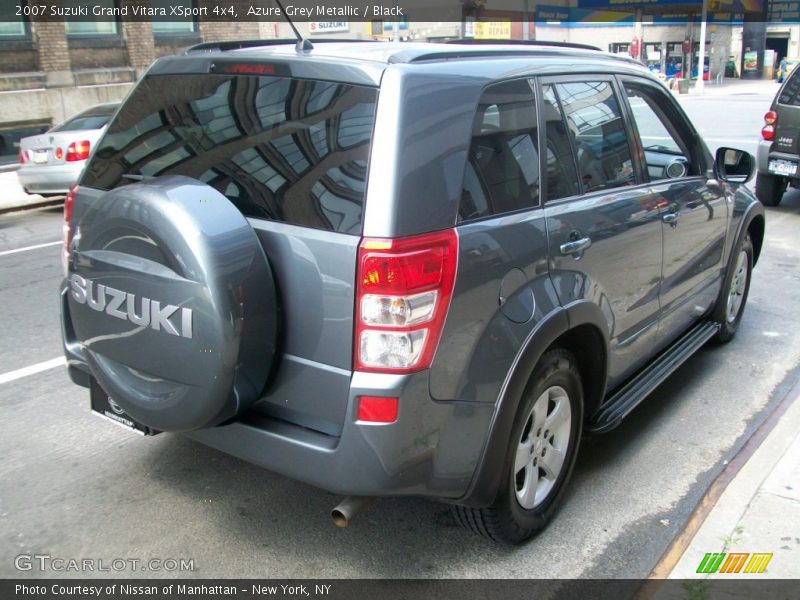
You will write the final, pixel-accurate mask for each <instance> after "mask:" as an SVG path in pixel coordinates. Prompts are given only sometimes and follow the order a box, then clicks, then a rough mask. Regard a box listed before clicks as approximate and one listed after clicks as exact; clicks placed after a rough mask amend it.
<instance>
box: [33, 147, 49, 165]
mask: <svg viewBox="0 0 800 600" xmlns="http://www.w3.org/2000/svg"><path fill="white" fill-rule="evenodd" d="M33 162H35V163H36V164H37V165H41V164H44V163H46V162H47V150H36V151H34V153H33Z"/></svg>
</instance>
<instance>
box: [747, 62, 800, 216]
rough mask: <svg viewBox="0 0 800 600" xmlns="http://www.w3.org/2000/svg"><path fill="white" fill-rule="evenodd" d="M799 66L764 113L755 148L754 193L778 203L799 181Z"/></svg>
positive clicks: (763, 200)
mask: <svg viewBox="0 0 800 600" xmlns="http://www.w3.org/2000/svg"><path fill="white" fill-rule="evenodd" d="M798 132H800V69H793V70H792V71H791V73H790V74H789V77H788V78H787V79H786V81H785V82H784V84H783V85H782V86H781V87H780V89H779V90H778V93H777V94H775V98H773V100H772V104H771V105H770V107H769V110H768V111H767V113H766V114H765V115H764V127H762V129H761V139H760V140H759V142H758V150H757V151H756V157H757V161H756V162H757V166H758V174H757V175H756V196H758V199H759V200H761V202H763V203H764V204H766V205H767V206H778V204H780V202H781V199H782V198H783V194H784V193H785V192H786V188H787V187H788V186H790V185H791V186H793V187H797V186H798V182H800V172H798V165H800V135H798Z"/></svg>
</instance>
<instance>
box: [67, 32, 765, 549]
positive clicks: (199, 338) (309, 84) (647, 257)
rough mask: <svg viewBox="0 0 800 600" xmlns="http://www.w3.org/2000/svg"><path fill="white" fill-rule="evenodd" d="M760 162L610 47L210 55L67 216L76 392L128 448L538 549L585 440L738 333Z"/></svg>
mask: <svg viewBox="0 0 800 600" xmlns="http://www.w3.org/2000/svg"><path fill="white" fill-rule="evenodd" d="M752 170H753V164H752V159H751V157H750V155H748V154H746V153H744V152H740V151H738V150H733V149H729V148H722V149H720V150H719V151H718V153H717V157H716V160H714V159H713V158H712V157H711V155H710V153H709V151H708V149H707V147H706V145H705V144H704V142H703V141H702V139H701V138H700V136H699V135H698V133H697V131H696V130H695V128H694V127H693V126H692V124H691V123H690V122H689V121H688V120H687V118H686V117H685V115H684V113H683V112H682V111H681V109H680V107H679V106H678V105H677V103H676V102H675V101H674V99H673V98H672V96H671V95H670V93H669V92H667V91H666V90H665V88H664V86H663V85H662V84H661V83H659V82H658V81H657V80H656V79H655V78H653V77H652V76H650V75H649V74H648V73H647V71H646V69H644V68H643V67H641V66H639V65H637V64H635V63H633V62H632V61H629V60H624V59H620V58H616V57H612V56H610V55H607V54H604V53H602V52H599V51H595V50H591V49H586V48H569V47H559V46H547V45H526V46H492V45H487V46H478V45H467V44H462V45H429V44H402V45H395V44H384V43H372V42H365V43H319V44H317V46H316V47H315V48H314V49H311V50H309V49H303V48H296V47H295V46H294V44H293V43H286V42H283V43H275V44H267V42H257V43H253V42H247V43H246V42H239V43H220V44H218V45H214V44H205V45H201V46H200V47H195V48H192V49H190V50H188V51H187V53H186V54H185V55H184V56H179V57H169V58H163V59H160V60H158V61H157V62H156V63H155V64H154V65H153V66H152V67H151V68H150V69H149V71H148V72H147V74H146V76H145V77H144V78H143V79H142V80H141V81H140V82H139V83H138V85H137V86H136V87H135V89H134V90H133V91H132V93H131V94H130V95H129V97H128V98H127V99H126V100H125V102H124V104H123V106H122V107H121V108H120V110H119V112H118V114H117V115H116V116H115V117H114V119H113V121H112V122H111V124H110V125H109V127H108V130H107V132H106V133H105V135H104V136H103V138H102V140H101V141H100V142H99V145H98V147H97V149H96V151H95V153H94V155H93V156H92V158H91V160H90V163H89V164H88V166H87V168H86V171H85V173H84V175H83V177H82V180H81V182H80V185H79V186H78V187H76V188H75V189H74V190H73V191H72V192H71V193H70V195H69V197H68V199H67V202H66V207H65V242H66V247H65V277H66V278H65V281H64V284H63V287H62V294H61V296H62V307H63V335H64V347H65V351H66V354H67V358H68V365H69V373H70V375H71V377H72V379H73V381H75V382H76V383H78V384H80V385H83V386H86V387H89V388H90V389H91V392H90V396H91V405H92V408H93V410H94V411H96V412H98V413H100V414H102V415H104V416H106V417H107V418H109V419H113V420H115V421H117V422H120V423H123V424H125V425H127V426H128V427H130V428H133V429H136V430H139V431H141V432H145V433H156V432H160V431H168V432H184V433H185V434H186V435H189V436H191V437H192V438H194V439H195V440H199V441H201V442H203V443H204V444H208V445H210V446H213V447H214V448H218V449H220V450H222V451H225V452H229V453H231V454H233V455H236V456H238V457H241V458H243V459H245V460H248V461H251V462H253V463H256V464H258V465H262V466H264V467H266V468H268V469H271V470H273V471H277V472H279V473H283V474H285V475H287V476H289V477H292V478H296V479H299V480H302V481H305V482H308V483H310V484H313V485H315V486H319V487H321V488H324V489H326V490H330V491H334V492H337V493H341V494H345V495H356V496H389V495H417V496H427V497H433V498H437V499H440V500H443V501H446V502H449V503H451V504H453V505H454V506H455V513H456V515H457V517H458V519H459V520H460V521H461V522H462V523H463V524H464V525H465V526H467V527H469V528H471V529H473V530H475V531H477V532H479V533H481V534H484V535H486V536H489V537H491V538H493V539H497V540H505V541H510V542H519V541H522V540H524V539H526V538H528V537H530V536H531V535H533V534H534V533H536V532H537V531H539V530H540V529H541V528H543V527H544V526H545V525H546V524H547V522H548V521H549V520H550V519H551V517H552V516H553V515H554V513H555V511H556V509H557V507H558V505H559V502H560V501H561V500H562V499H563V496H564V491H565V488H566V484H567V481H568V479H569V477H570V473H571V471H572V469H573V465H574V464H575V458H576V455H577V452H578V446H579V442H580V439H581V434H582V432H584V431H590V432H602V431H606V430H609V429H611V428H613V427H614V426H616V425H617V424H618V423H619V422H620V420H621V419H622V418H623V417H624V416H625V415H626V414H628V413H629V412H630V411H631V410H632V409H633V408H634V407H635V406H636V405H637V404H638V403H639V402H640V401H641V400H642V399H643V398H644V397H645V396H646V395H647V394H648V393H650V392H651V391H652V390H653V389H654V388H655V387H656V386H657V385H658V384H659V383H660V382H661V381H663V380H664V379H665V378H666V377H667V376H668V375H669V374H670V373H671V372H672V371H674V369H676V368H677V367H678V366H679V365H680V364H681V363H682V362H683V361H684V360H685V359H686V358H688V357H689V356H690V355H691V354H692V353H693V352H694V351H695V350H697V349H698V348H700V347H701V346H702V345H703V344H704V343H705V342H707V341H708V340H710V339H712V338H715V339H716V340H718V341H720V342H725V341H728V340H729V339H731V338H732V337H733V335H734V333H735V332H736V329H737V326H738V325H739V322H740V320H741V318H742V313H743V311H744V307H745V302H746V300H747V293H748V289H749V285H750V276H751V272H752V268H753V265H754V264H755V262H756V260H757V259H758V256H759V252H760V250H761V246H762V241H763V238H764V210H763V207H762V205H761V204H760V203H759V202H758V201H757V200H756V199H755V197H754V196H753V195H752V193H751V192H750V191H748V190H747V189H746V188H745V187H744V185H742V184H743V183H744V182H745V181H747V180H748V179H749V178H750V177H751V175H752Z"/></svg>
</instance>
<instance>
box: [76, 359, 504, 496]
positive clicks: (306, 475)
mask: <svg viewBox="0 0 800 600" xmlns="http://www.w3.org/2000/svg"><path fill="white" fill-rule="evenodd" d="M67 358H68V362H69V367H68V369H69V372H70V377H71V379H72V380H73V381H74V382H75V383H78V384H80V385H88V383H89V382H90V375H89V371H88V366H86V365H85V364H81V362H80V361H77V360H75V357H74V355H71V354H70V353H69V352H68V353H67ZM362 376H363V377H362ZM375 377H376V376H371V375H370V374H367V373H355V374H354V377H353V386H352V387H351V401H350V404H349V407H348V420H347V421H346V422H345V424H344V428H343V430H342V435H341V436H340V437H335V436H330V435H326V434H323V433H319V432H316V431H313V430H311V429H307V428H305V427H300V426H298V425H293V424H291V423H288V422H286V421H282V420H279V419H274V418H271V417H267V416H264V415H263V414H260V413H257V412H255V411H250V412H249V413H246V414H245V415H243V416H242V417H241V418H240V419H238V420H236V421H234V422H231V423H228V424H226V425H220V426H218V427H213V428H209V429H200V430H197V431H192V432H189V433H186V434H184V435H187V436H188V437H190V438H192V439H194V440H197V441H199V442H202V443H203V444H206V445H208V446H211V447H212V448H216V449H217V450H221V451H223V452H225V453H227V454H231V455H233V456H236V457H238V458H241V459H243V460H246V461H248V462H251V463H253V464H256V465H258V466H260V467H264V468H265V469H268V470H270V471H274V472H276V473H280V474H281V475H285V476H286V477H289V478H291V479H296V480H298V481H302V482H305V483H308V484H310V485H314V486H316V487H319V488H322V489H324V490H328V491H330V492H334V493H337V494H342V495H359V496H406V495H410V496H428V497H433V498H439V499H450V500H457V499H462V498H463V496H464V495H465V493H466V491H467V487H468V486H469V483H470V481H471V480H472V477H473V474H474V473H475V470H476V468H477V466H478V461H479V459H480V455H481V450H482V449H483V445H484V442H485V438H486V435H487V433H488V431H489V426H490V422H491V418H492V414H493V412H494V406H493V405H490V404H478V403H466V402H435V401H433V400H431V399H430V397H429V396H428V392H427V390H428V375H427V372H425V373H421V374H417V375H415V376H411V377H391V378H390V379H392V380H394V381H393V385H389V386H387V385H386V384H387V383H390V382H388V381H383V382H380V384H379V385H376V384H377V383H378V382H377V381H375ZM377 377H378V378H385V376H377ZM398 387H399V388H402V394H401V399H400V414H399V416H398V420H397V421H396V422H394V423H391V424H388V425H376V424H366V423H361V422H358V421H357V420H356V419H355V416H354V415H355V398H356V397H357V396H359V395H362V394H364V395H366V394H370V395H374V394H376V393H381V392H383V393H386V394H387V395H389V394H391V393H393V392H394V391H399V390H398V389H397V388H398ZM392 388H394V389H392Z"/></svg>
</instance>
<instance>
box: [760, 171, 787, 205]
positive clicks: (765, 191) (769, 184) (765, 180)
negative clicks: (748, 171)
mask: <svg viewBox="0 0 800 600" xmlns="http://www.w3.org/2000/svg"><path fill="white" fill-rule="evenodd" d="M786 184H787V180H786V178H785V177H778V176H777V175H770V174H768V173H758V174H757V175H756V197H757V198H758V199H759V200H761V202H762V204H764V206H778V204H780V203H781V199H782V198H783V194H784V192H785V191H786Z"/></svg>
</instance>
